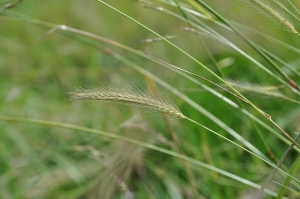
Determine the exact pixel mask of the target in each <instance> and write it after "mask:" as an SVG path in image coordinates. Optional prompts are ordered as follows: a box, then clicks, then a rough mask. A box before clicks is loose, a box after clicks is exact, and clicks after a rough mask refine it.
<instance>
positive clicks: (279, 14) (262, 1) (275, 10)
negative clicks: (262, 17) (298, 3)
mask: <svg viewBox="0 0 300 199" xmlns="http://www.w3.org/2000/svg"><path fill="white" fill-rule="evenodd" d="M249 1H250V2H252V3H253V4H254V5H256V7H257V8H259V9H260V10H262V11H263V12H264V13H265V14H267V16H268V17H269V18H270V19H273V21H276V22H277V23H278V24H279V25H280V26H281V27H283V28H284V29H285V30H287V31H291V32H293V33H296V34H299V33H298V32H297V31H296V29H295V27H294V25H293V23H292V21H291V19H290V18H289V17H288V16H287V15H286V14H285V13H284V11H283V10H282V9H281V8H280V7H278V6H277V5H276V4H274V3H273V2H272V1H270V0H249Z"/></svg>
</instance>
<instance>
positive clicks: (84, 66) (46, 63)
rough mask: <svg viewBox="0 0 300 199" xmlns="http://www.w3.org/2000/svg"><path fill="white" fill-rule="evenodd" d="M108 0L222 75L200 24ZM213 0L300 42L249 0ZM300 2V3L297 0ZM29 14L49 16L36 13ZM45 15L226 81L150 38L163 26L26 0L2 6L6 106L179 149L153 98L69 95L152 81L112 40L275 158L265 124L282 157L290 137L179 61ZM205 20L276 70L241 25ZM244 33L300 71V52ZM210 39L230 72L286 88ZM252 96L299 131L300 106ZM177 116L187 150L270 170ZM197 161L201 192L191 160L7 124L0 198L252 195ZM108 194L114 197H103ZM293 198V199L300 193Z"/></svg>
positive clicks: (186, 110)
mask: <svg viewBox="0 0 300 199" xmlns="http://www.w3.org/2000/svg"><path fill="white" fill-rule="evenodd" d="M11 2H12V1H0V6H1V7H4V6H5V5H6V4H7V3H11ZM106 2H107V3H109V4H110V5H112V6H114V7H115V8H117V9H119V10H121V11H122V12H124V13H126V14H128V15H129V16H131V17H133V18H134V19H136V20H138V21H139V22H141V23H143V24H145V25H146V26H148V27H150V28H151V29H153V30H154V31H156V32H157V33H159V34H160V35H163V36H165V35H170V36H176V38H174V39H172V40H171V41H172V42H174V43H175V44H176V45H178V46H179V47H180V48H182V49H184V50H185V51H187V52H188V53H190V54H191V55H192V56H194V57H195V58H196V59H197V60H199V61H200V62H201V63H203V64H204V65H205V66H207V67H208V68H210V69H211V70H212V71H214V72H216V73H217V74H219V71H218V70H217V68H216V67H215V65H214V64H213V62H212V61H211V59H210V57H209V55H208V54H207V52H206V51H205V48H204V47H203V46H202V45H201V43H200V42H199V38H198V37H197V36H195V34H193V33H192V32H188V31H184V30H183V28H184V27H188V26H189V24H187V23H186V22H183V21H180V20H179V19H176V18H174V17H172V16H170V15H167V14H165V13H163V12H159V11H156V10H153V9H147V8H145V7H144V6H142V4H144V3H147V2H135V1H126V0H123V1H118V0H111V1H106ZM153 3H155V5H163V6H165V7H166V8H168V9H169V10H170V11H172V12H174V13H177V14H179V15H180V12H179V11H178V9H177V8H176V7H174V6H168V5H166V4H163V3H160V2H156V1H153ZM207 3H209V5H210V6H211V7H213V8H214V9H216V10H217V11H218V12H219V13H220V14H221V15H223V16H225V17H227V18H228V19H230V20H234V21H236V22H239V23H241V24H244V25H247V26H248V27H251V28H254V29H257V30H259V31H262V32H264V33H266V34H268V35H269V36H273V37H275V38H277V39H279V40H280V41H283V42H285V43H286V44H289V45H291V46H293V47H294V48H296V49H299V47H300V42H299V37H297V36H296V35H293V34H292V33H288V32H286V31H284V30H282V29H280V28H276V27H274V25H273V24H272V23H270V22H268V21H267V20H265V19H264V18H263V17H262V16H261V15H259V14H258V13H257V12H255V11H253V10H252V8H251V7H250V6H245V5H243V4H244V2H243V1H226V2H225V1H217V0H214V1H209V2H207ZM294 3H295V5H297V2H296V1H294ZM297 6H300V5H299V4H298V5H297ZM27 17H31V18H32V19H35V20H39V21H41V23H39V24H38V23H34V22H33V21H32V20H31V21H30V20H29V18H27ZM44 22H49V23H52V24H56V25H66V26H69V27H72V28H76V29H80V30H83V31H86V32H88V33H93V34H96V35H99V36H101V37H105V38H108V39H110V40H113V41H116V42H119V43H121V44H124V45H126V46H129V47H131V48H133V49H136V50H141V51H144V52H147V53H149V54H151V55H153V56H156V57H158V58H160V59H162V60H164V61H167V62H169V63H171V64H174V65H176V66H179V67H181V68H184V69H186V70H188V71H191V72H193V73H196V74H198V75H201V76H203V77H205V78H207V79H210V80H212V81H214V82H216V83H219V84H221V83H220V82H218V80H216V78H214V77H213V76H212V75H210V74H209V73H208V72H207V71H205V70H203V69H202V68H200V67H199V66H198V65H197V64H195V62H193V61H192V60H191V59H189V58H188V57H187V56H185V55H183V54H182V53H181V52H179V51H178V50H176V49H174V47H172V46H170V45H168V44H166V43H165V42H163V41H159V42H151V43H145V42H141V41H142V40H145V39H150V38H156V36H155V35H153V34H152V33H150V32H149V31H147V30H145V29H144V28H142V27H141V26H139V25H137V24H136V23H134V22H132V21H130V20H129V19H127V18H125V17H124V16H121V15H120V14H118V13H116V12H114V11H113V10H111V9H109V8H107V7H106V6H104V5H103V4H101V3H99V2H97V1H94V0H93V1H80V0H73V1H71V0H64V1H45V0H38V1H36V0H35V1H34V0H24V1H22V2H21V3H20V4H18V5H17V6H16V7H15V8H13V9H10V10H6V11H5V12H4V13H3V15H2V16H0V44H1V45H0V89H1V92H0V100H1V104H0V110H1V115H2V116H12V117H24V118H31V119H40V120H47V121H56V122H62V123H71V124H75V125H79V126H85V127H89V128H93V129H99V130H103V131H106V132H109V133H115V134H119V135H123V136H126V137H130V138H133V139H137V140H140V141H143V142H147V143H152V144H154V145H157V146H160V147H163V148H167V149H170V150H173V151H176V147H174V143H172V140H171V137H170V135H169V133H168V128H167V127H166V124H165V122H164V120H163V118H162V116H161V115H160V114H159V113H152V112H149V111H147V110H145V109H143V108H135V107H125V106H122V105H115V104H102V103H97V102H84V103H77V102H72V101H70V100H68V99H67V98H68V97H67V95H66V93H67V92H69V91H70V90H72V89H73V88H76V87H86V86H96V85H97V84H103V83H105V84H108V85H129V86H138V87H141V88H145V89H147V81H148V82H149V81H150V80H149V78H146V77H145V76H144V75H142V74H141V73H139V72H138V71H136V70H133V69H132V68H130V67H128V66H127V65H126V64H124V63H122V62H121V61H119V60H116V59H115V58H114V57H112V56H109V55H107V54H105V53H104V52H103V49H104V48H109V49H111V50H113V51H114V52H117V53H119V54H121V55H122V56H124V57H125V58H126V59H128V60H130V61H131V62H133V63H135V64H137V65H139V66H140V67H142V68H143V69H145V70H147V71H149V72H151V73H153V74H154V75H155V76H156V77H158V78H160V79H162V80H164V81H165V82H167V83H168V84H170V85H172V87H173V88H176V89H178V90H179V91H181V92H182V93H184V94H185V95H187V96H188V97H189V98H191V99H192V100H194V101H195V102H196V103H197V104H198V105H200V106H202V107H204V108H205V109H206V110H207V111H208V112H209V113H211V114H212V115H214V116H216V117H217V118H219V120H221V121H222V122H224V123H225V124H226V125H228V126H229V127H230V128H232V129H233V130H235V131H236V132H238V133H239V134H240V135H241V136H243V137H244V138H245V139H246V140H248V141H249V142H250V143H252V144H253V145H254V146H256V147H257V148H258V149H259V150H261V151H262V152H263V153H264V154H265V155H266V156H268V152H267V151H266V149H265V147H264V145H263V143H262V141H261V140H260V138H259V136H258V135H257V134H256V131H257V130H259V131H260V132H261V133H262V135H263V136H264V140H265V142H266V143H268V145H269V146H270V148H271V151H272V152H273V153H274V155H275V156H276V157H277V158H280V157H281V155H282V154H283V153H284V151H285V150H286V148H287V147H288V145H286V144H284V143H283V142H282V141H281V140H279V139H278V138H277V137H275V136H274V135H273V134H271V133H270V132H268V131H267V130H266V129H264V128H262V127H261V126H259V125H255V126H254V125H253V122H251V120H250V119H249V118H248V117H246V116H245V115H244V114H242V113H241V112H240V111H238V110H237V109H235V108H233V107H231V106H229V105H228V104H227V103H226V102H225V101H223V100H221V99H219V98H217V97H215V96H213V95H212V94H210V93H208V92H206V91H205V90H203V89H201V88H199V86H197V85H195V84H194V83H192V82H190V81H188V80H186V79H184V78H182V77H181V76H179V75H177V74H176V73H174V72H172V71H171V70H169V69H166V68H163V67H161V66H159V65H157V64H155V63H153V62H151V61H149V60H146V59H144V58H142V57H140V56H137V55H134V54H132V53H129V52H126V51H125V50H122V49H119V48H117V47H115V46H111V45H108V44H104V43H102V42H100V41H96V40H93V39H91V38H88V37H83V36H80V35H76V34H75V33H70V32H67V31H62V30H58V29H57V30H56V31H54V30H52V31H49V30H50V29H51V28H49V27H48V28H47V25H46V24H45V23H44ZM204 23H205V24H207V25H208V26H210V27H211V28H213V29H214V30H216V31H217V32H219V33H220V34H221V35H223V36H224V37H227V38H228V39H230V40H231V41H232V42H233V43H235V44H236V45H238V46H239V47H240V48H241V49H243V50H244V51H245V52H246V53H247V54H248V55H250V56H253V57H254V58H255V59H257V60H258V61H259V62H260V63H261V64H263V65H265V66H266V67H267V68H269V69H270V70H271V71H273V73H275V74H277V73H276V71H275V70H274V69H272V68H270V67H269V66H268V64H267V63H266V62H265V61H264V60H263V59H262V58H261V57H260V56H259V55H257V54H256V53H255V52H254V51H253V50H252V49H251V48H250V47H249V46H247V45H246V44H245V43H244V42H242V41H241V39H239V38H238V37H237V36H236V35H234V34H232V33H231V32H230V31H228V30H225V29H222V28H220V27H219V26H217V25H215V24H214V23H212V22H208V21H204ZM298 24H299V23H298ZM298 24H296V23H295V26H296V29H297V28H298V30H299V25H298ZM51 26H53V27H55V25H51ZM242 31H243V30H242ZM244 33H245V34H246V36H247V38H249V39H252V40H253V41H255V42H257V43H259V44H260V45H261V46H263V47H264V48H266V49H268V50H270V51H271V52H272V53H274V54H275V55H276V56H277V57H279V58H280V59H282V60H284V61H286V62H288V63H294V64H292V66H293V67H295V69H296V70H298V69H299V55H298V53H295V52H291V51H289V50H287V49H285V48H283V47H280V46H278V45H276V44H275V43H273V42H270V41H269V40H266V39H265V38H264V37H261V36H259V35H256V34H253V33H251V32H246V31H245V32H244ZM202 39H204V43H205V44H206V47H207V48H208V49H209V51H210V52H211V54H212V55H213V57H214V58H215V60H216V61H217V62H219V63H220V64H222V63H223V64H224V66H223V67H224V68H223V69H222V70H223V72H224V74H225V76H226V78H227V79H232V80H236V81H240V82H247V83H252V84H258V85H261V86H281V83H280V82H278V81H277V80H276V79H274V78H272V77H270V76H269V75H267V74H266V73H265V72H263V71H262V70H261V69H259V68H258V67H257V66H255V64H253V63H252V62H250V61H249V60H248V59H246V58H245V57H244V56H242V55H241V54H240V53H238V52H236V51H234V50H233V49H231V48H230V47H229V46H226V45H224V44H222V43H221V42H219V41H218V40H216V39H213V38H209V37H205V36H203V37H202ZM222 60H223V62H221V61H222ZM226 60H227V62H226ZM282 70H284V71H286V72H287V74H288V75H290V77H291V78H292V79H294V80H295V81H296V82H298V83H300V81H299V79H297V76H294V74H293V73H291V72H290V71H288V70H287V69H286V67H284V66H282ZM219 75H220V74H219ZM150 82H151V81H150ZM152 83H153V82H152ZM202 83H203V84H205V85H208V86H209V87H211V88H213V89H215V90H217V91H218V92H220V93H222V94H223V95H225V96H227V97H228V98H230V99H231V100H233V101H235V102H236V103H240V102H239V101H238V100H237V99H235V98H234V97H233V96H231V95H229V94H227V93H225V92H223V91H220V90H218V89H217V88H215V87H214V86H212V85H210V84H207V83H205V82H202ZM148 86H149V84H148ZM156 88H157V90H158V91H159V92H160V93H161V94H162V95H163V96H165V97H167V98H168V99H170V100H171V101H172V102H174V103H175V104H176V105H177V106H178V108H179V109H180V110H181V111H182V113H183V114H185V115H186V116H188V117H190V118H192V119H193V120H195V121H197V122H199V123H201V124H203V125H205V126H207V127H208V128H211V129H212V130H214V131H217V132H218V133H220V134H222V135H224V136H226V137H228V138H229V139H231V140H233V141H237V140H236V139H235V138H233V137H232V136H230V135H229V134H228V133H227V132H225V131H224V130H223V129H222V128H220V127H219V126H217V125H216V124H215V121H212V120H210V119H208V118H207V117H205V116H204V115H203V114H201V113H199V112H198V111H197V110H195V109H194V108H193V107H191V106H190V105H189V104H187V103H186V102H185V101H184V100H182V99H179V98H178V97H177V96H175V95H173V94H172V93H171V92H170V91H169V90H167V89H165V88H162V87H161V86H159V85H158V84H157V85H156ZM280 88H281V91H282V92H283V93H284V94H285V95H286V96H289V97H290V98H293V99H297V96H296V95H295V94H294V93H292V92H291V91H290V90H289V89H288V88H286V87H282V86H281V87H280ZM246 96H247V97H248V98H249V99H250V100H251V101H252V102H253V103H254V104H255V105H257V106H258V107H260V108H261V109H262V110H264V111H265V112H267V113H268V114H270V115H271V116H272V118H273V119H274V121H275V122H277V123H278V124H279V125H280V126H281V127H283V128H284V129H285V130H286V131H288V132H289V133H290V135H291V136H292V137H295V134H294V132H297V131H299V127H300V124H299V115H300V111H299V105H297V104H295V103H292V102H288V101H285V100H282V99H278V98H273V97H270V96H263V95H261V94H255V93H250V94H246ZM298 99H299V97H298ZM245 107H246V109H247V110H248V111H249V112H251V113H253V114H254V115H256V116H257V117H258V118H259V119H261V120H262V121H263V122H264V123H266V124H268V125H270V123H268V121H267V120H266V119H265V118H263V117H261V116H259V115H258V114H257V113H256V112H255V111H254V110H253V109H252V108H250V107H248V106H246V105H245ZM137 118H138V119H137ZM170 122H171V124H172V127H173V128H174V131H175V132H176V134H177V136H178V139H179V143H180V145H181V147H182V150H183V152H184V154H185V155H187V156H189V157H192V158H194V159H197V160H200V161H202V162H205V163H207V164H209V165H212V166H215V167H218V168H220V169H223V170H225V171H228V172H231V173H233V174H235V175H237V176H240V177H242V178H245V179H247V180H250V181H252V182H255V183H258V184H262V182H263V181H264V179H265V178H266V176H267V175H268V174H269V173H270V172H271V170H272V168H271V167H269V166H267V165H266V164H265V163H264V162H262V161H261V160H259V159H257V158H255V157H254V156H251V155H249V154H248V153H246V152H245V151H243V150H241V149H240V148H237V147H236V146H234V145H232V144H230V143H229V142H226V141H225V140H223V139H221V138H220V137H217V136H216V135H213V134H212V133H210V132H208V131H206V130H205V129H203V128H201V127H199V126H196V125H195V124H193V123H190V122H189V121H185V120H179V119H171V120H170ZM126 124H129V125H127V126H126ZM128 126H129V127H128ZM142 127H143V128H142ZM272 128H273V127H272ZM273 129H275V128H273ZM297 155H298V153H297V152H295V151H293V152H292V154H290V155H289V157H287V159H286V160H285V164H286V166H287V168H290V167H291V165H292V163H293V161H294V160H295V159H296V158H297ZM191 169H192V171H193V175H194V176H195V179H196V182H197V191H198V192H199V196H195V195H193V193H192V188H191V184H190V182H189V179H188V177H187V174H186V172H185V168H184V166H183V163H182V161H181V160H179V159H176V158H172V157H170V156H168V155H165V154H162V153H159V152H155V151H152V150H149V149H146V148H142V147H137V146H134V145H132V144H129V143H124V142H121V141H116V140H111V139H108V138H105V137H100V136H96V135H91V134H87V133H84V132H80V131H73V130H68V129H62V128H53V127H47V126H41V125H32V124H24V123H8V122H3V121H1V122H0V198H105V197H108V195H109V194H110V195H109V197H108V198H126V199H127V198H132V197H134V198H178V199H180V198H198V197H200V196H201V197H203V198H246V197H247V196H249V195H251V194H253V193H254V191H255V189H253V188H251V187H249V186H247V185H244V184H241V183H240V182H238V181H235V180H233V179H230V178H227V177H224V176H222V175H220V174H217V173H216V172H213V171H210V170H207V169H204V168H201V167H199V166H195V165H191ZM297 176H298V177H299V173H298V174H295V177H297ZM274 178H275V180H276V181H279V182H281V183H282V182H283V180H284V178H283V177H282V176H281V175H276V176H275V177H274ZM120 182H124V184H125V185H126V187H125V188H124V187H122V186H121V183H120ZM268 188H270V189H272V190H274V191H277V190H278V189H279V188H280V186H278V185H276V184H275V183H271V185H270V186H269V187H268ZM124 190H125V191H124ZM106 192H107V196H104V195H103V194H104V193H106ZM201 197H200V198H201ZM266 197H269V196H266ZM290 197H291V198H293V196H292V195H290Z"/></svg>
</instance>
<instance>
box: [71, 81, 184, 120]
mask: <svg viewBox="0 0 300 199" xmlns="http://www.w3.org/2000/svg"><path fill="white" fill-rule="evenodd" d="M68 94H69V96H70V98H71V99H73V100H80V101H99V102H113V103H120V104H127V105H131V106H141V107H146V108H149V109H152V110H157V111H160V112H162V113H164V114H166V115H169V116H173V117H178V118H186V117H185V116H184V115H183V114H182V113H181V112H180V111H179V110H178V109H177V108H176V107H175V106H173V105H171V104H170V103H167V102H164V101H162V100H159V99H156V98H154V97H153V96H152V95H151V94H150V93H148V92H142V91H140V90H138V89H132V88H122V87H111V86H99V87H90V88H77V89H74V90H73V91H71V92H69V93H68Z"/></svg>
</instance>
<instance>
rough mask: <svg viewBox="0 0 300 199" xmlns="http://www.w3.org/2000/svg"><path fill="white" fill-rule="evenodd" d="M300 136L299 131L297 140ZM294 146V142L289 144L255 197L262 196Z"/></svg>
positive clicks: (257, 198) (255, 198)
mask: <svg viewBox="0 0 300 199" xmlns="http://www.w3.org/2000/svg"><path fill="white" fill-rule="evenodd" d="M299 138H300V133H298V135H297V137H296V138H295V141H297V140H298V139H299ZM293 146H294V143H292V144H291V145H290V146H289V148H288V149H287V150H286V151H285V153H284V154H283V155H282V157H281V159H280V160H279V162H278V163H277V165H276V167H275V168H274V169H273V170H272V172H271V173H270V174H269V176H268V178H267V179H266V180H265V182H264V183H263V185H262V186H261V188H260V189H259V191H258V192H257V194H256V195H255V197H254V198H253V199H259V198H260V197H261V195H262V193H263V191H264V189H265V188H266V187H267V185H268V184H269V182H270V181H271V180H272V178H273V176H274V175H275V173H276V171H277V169H278V168H279V167H280V166H281V164H282V163H283V161H284V159H285V158H286V157H287V155H288V154H289V153H290V151H291V150H292V148H293Z"/></svg>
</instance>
